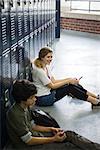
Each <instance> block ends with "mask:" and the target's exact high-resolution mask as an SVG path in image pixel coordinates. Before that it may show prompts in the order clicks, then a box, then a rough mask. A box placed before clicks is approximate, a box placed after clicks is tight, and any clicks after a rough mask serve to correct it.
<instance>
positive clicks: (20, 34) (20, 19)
mask: <svg viewBox="0 0 100 150" xmlns="http://www.w3.org/2000/svg"><path fill="white" fill-rule="evenodd" d="M16 8H17V9H16V15H17V41H20V40H22V38H23V37H24V24H23V9H22V1H21V0H17V6H16Z"/></svg>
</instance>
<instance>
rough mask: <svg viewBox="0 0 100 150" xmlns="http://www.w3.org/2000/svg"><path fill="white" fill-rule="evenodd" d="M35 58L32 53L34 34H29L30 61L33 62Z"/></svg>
mask: <svg viewBox="0 0 100 150" xmlns="http://www.w3.org/2000/svg"><path fill="white" fill-rule="evenodd" d="M34 57H35V52H34V33H33V32H32V33H31V34H30V60H33V58H34Z"/></svg>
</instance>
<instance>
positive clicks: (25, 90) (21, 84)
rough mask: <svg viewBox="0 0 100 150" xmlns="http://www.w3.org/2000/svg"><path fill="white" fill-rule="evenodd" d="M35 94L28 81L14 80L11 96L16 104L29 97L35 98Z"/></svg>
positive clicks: (32, 85)
mask: <svg viewBox="0 0 100 150" xmlns="http://www.w3.org/2000/svg"><path fill="white" fill-rule="evenodd" d="M36 93H37V89H36V87H35V85H34V84H33V83H32V82H30V81H28V80H25V79H23V80H16V81H15V82H14V83H13V90H12V96H13V98H14V100H15V101H16V102H17V103H21V101H27V100H28V99H29V98H30V97H32V96H35V94H36Z"/></svg>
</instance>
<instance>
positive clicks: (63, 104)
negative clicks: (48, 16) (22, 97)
mask: <svg viewBox="0 0 100 150" xmlns="http://www.w3.org/2000/svg"><path fill="white" fill-rule="evenodd" d="M54 47H55V48H54V61H53V67H52V68H53V73H54V75H55V77H56V78H59V79H60V78H65V77H77V78H80V77H81V76H82V77H83V78H82V79H81V80H80V84H82V85H83V87H85V88H86V89H87V90H89V91H91V92H94V93H97V94H100V35H96V34H89V33H81V32H75V31H65V30H63V31H61V38H60V39H58V40H57V41H56V42H55V46H54ZM41 109H42V110H46V111H48V112H49V113H50V114H51V115H52V116H53V117H54V118H56V120H57V121H58V122H59V124H60V126H61V127H62V128H63V129H65V130H73V131H76V132H78V133H79V134H81V135H83V136H85V137H87V138H89V139H90V140H92V141H94V142H98V143H100V109H94V110H92V109H91V104H90V103H88V102H84V101H81V100H77V99H75V98H73V99H72V98H71V97H68V96H66V97H65V98H63V99H62V100H60V101H58V102H56V103H55V104H54V105H53V106H51V107H41Z"/></svg>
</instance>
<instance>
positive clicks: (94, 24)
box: [61, 17, 100, 34]
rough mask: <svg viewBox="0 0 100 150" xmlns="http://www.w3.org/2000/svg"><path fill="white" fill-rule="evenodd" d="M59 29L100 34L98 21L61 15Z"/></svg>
mask: <svg viewBox="0 0 100 150" xmlns="http://www.w3.org/2000/svg"><path fill="white" fill-rule="evenodd" d="M61 29H66V30H75V31H81V32H89V33H96V34H100V21H99V20H98V21H96V20H87V19H76V18H67V17H61Z"/></svg>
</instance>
